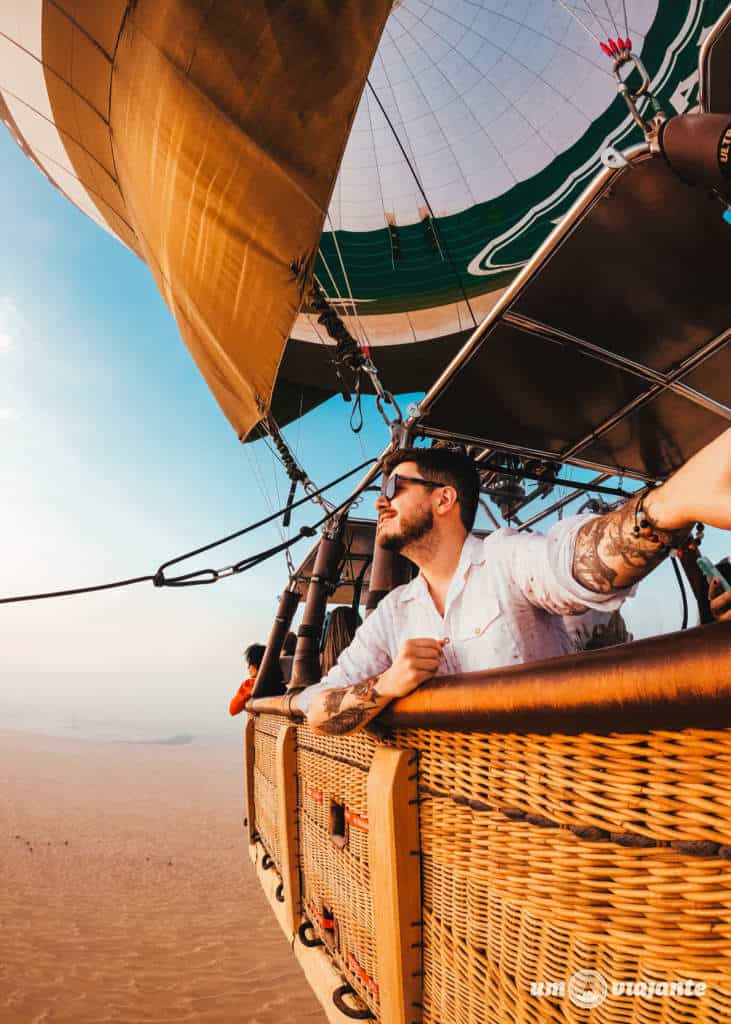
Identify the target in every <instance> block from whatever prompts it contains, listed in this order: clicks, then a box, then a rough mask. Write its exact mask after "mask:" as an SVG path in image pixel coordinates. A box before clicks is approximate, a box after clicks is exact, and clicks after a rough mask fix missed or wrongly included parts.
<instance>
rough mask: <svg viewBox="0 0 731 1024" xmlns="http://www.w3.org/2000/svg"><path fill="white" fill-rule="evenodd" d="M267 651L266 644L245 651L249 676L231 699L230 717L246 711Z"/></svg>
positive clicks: (250, 647)
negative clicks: (245, 708)
mask: <svg viewBox="0 0 731 1024" xmlns="http://www.w3.org/2000/svg"><path fill="white" fill-rule="evenodd" d="M265 650H266V648H265V647H264V644H249V646H248V647H247V648H246V650H245V651H244V660H245V661H246V672H247V676H246V679H244V681H243V683H242V684H241V686H240V687H239V688H238V690H237V691H236V693H235V694H234V695H233V697H232V698H231V703H230V704H229V706H228V713H229V714H230V715H240V714H241V712H242V711H243V710H244V707H245V705H246V702H247V700H248V699H249V697H250V696H251V692H252V690H253V689H254V683H255V682H256V673H257V672H258V671H259V666H260V665H261V663H262V661H263V660H264V651H265Z"/></svg>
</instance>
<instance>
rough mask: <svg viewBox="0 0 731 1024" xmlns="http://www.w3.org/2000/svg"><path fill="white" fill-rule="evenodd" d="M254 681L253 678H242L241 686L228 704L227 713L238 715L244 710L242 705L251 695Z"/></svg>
mask: <svg viewBox="0 0 731 1024" xmlns="http://www.w3.org/2000/svg"><path fill="white" fill-rule="evenodd" d="M254 682H255V680H254V679H244V681H243V683H242V684H241V686H240V687H239V688H238V690H237V691H236V693H235V694H234V695H233V697H232V698H231V703H230V704H229V706H228V713H229V714H230V715H240V714H241V712H242V711H243V710H244V705H245V704H246V702H247V700H248V699H249V697H250V696H251V691H252V690H253V689H254Z"/></svg>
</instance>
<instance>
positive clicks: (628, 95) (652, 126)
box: [609, 51, 665, 166]
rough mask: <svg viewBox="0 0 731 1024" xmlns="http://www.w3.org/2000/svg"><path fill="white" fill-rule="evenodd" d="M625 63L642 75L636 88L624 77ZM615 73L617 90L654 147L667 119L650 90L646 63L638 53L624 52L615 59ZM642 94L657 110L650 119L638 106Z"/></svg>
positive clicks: (633, 118)
mask: <svg viewBox="0 0 731 1024" xmlns="http://www.w3.org/2000/svg"><path fill="white" fill-rule="evenodd" d="M625 64H632V65H634V68H635V69H636V71H637V73H638V74H639V76H640V84H639V86H638V87H637V88H636V89H630V87H629V86H628V85H627V82H626V80H625V79H624V78H622V75H621V73H620V72H621V69H622V68H623V67H624V66H625ZM631 70H632V69H631V68H630V71H631ZM613 74H614V77H615V78H616V79H617V92H618V93H619V95H620V96H622V98H623V99H624V102H625V103H626V104H627V108H628V110H629V112H630V114H631V115H632V120H633V121H634V122H635V124H636V125H637V126H638V127H639V128H641V129H642V133H643V135H644V136H645V139H646V140H647V142H649V143H650V148H651V149H652V148H653V147H654V146H656V144H657V135H658V129H659V128H660V125H661V124H662V122H663V121H664V120H665V114H664V113H663V112H662V110H661V109H660V106H659V104H658V102H657V100H656V99H655V98H654V96H653V95H652V93H651V92H650V76H649V75H648V73H647V69H646V67H645V65H644V64H643V63H642V61H641V60H640V58H639V57H638V56H637V54H636V53H632V52H631V51H630V52H628V53H622V54H620V55H619V56H618V57H617V58H616V60H615V61H614V68H613ZM642 96H646V97H647V98H648V100H649V101H650V104H651V107H652V108H653V109H654V111H655V115H654V117H652V118H651V119H650V120H649V121H647V120H645V118H644V117H643V116H642V114H641V113H640V111H639V109H638V107H637V101H638V100H639V99H640V98H641V97H642ZM609 166H611V165H609Z"/></svg>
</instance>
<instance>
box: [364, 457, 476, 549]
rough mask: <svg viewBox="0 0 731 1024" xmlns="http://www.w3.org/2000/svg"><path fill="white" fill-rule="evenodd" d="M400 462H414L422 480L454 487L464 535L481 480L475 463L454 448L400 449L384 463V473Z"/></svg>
mask: <svg viewBox="0 0 731 1024" xmlns="http://www.w3.org/2000/svg"><path fill="white" fill-rule="evenodd" d="M402 462H415V463H416V465H417V466H418V469H419V473H420V475H421V476H423V477H424V479H425V480H434V481H437V480H440V481H442V483H445V484H449V485H450V486H452V487H454V489H455V491H456V492H457V501H458V502H459V515H460V518H461V520H462V525H463V526H464V528H465V530H466V531H467V533H469V532H470V530H471V529H472V527H473V526H474V525H475V516H476V515H477V502H478V500H479V498H480V476H479V474H478V472H477V466H475V463H474V461H473V460H472V459H471V458H470V457H469V455H465V453H464V452H459V451H455V450H454V449H453V448H400V449H399V450H398V451H396V452H392V453H391V455H389V456H388V457H387V459H386V461H385V463H384V473H385V475H386V476H390V475H391V473H393V471H394V470H395V469H396V467H397V466H399V465H400V464H401V463H402Z"/></svg>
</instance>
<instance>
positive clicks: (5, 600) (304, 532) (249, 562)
mask: <svg viewBox="0 0 731 1024" xmlns="http://www.w3.org/2000/svg"><path fill="white" fill-rule="evenodd" d="M377 461H378V460H377V459H366V460H365V461H364V462H362V463H361V464H360V465H358V466H355V467H354V468H353V469H350V470H348V472H347V473H343V474H341V475H340V476H339V477H336V478H335V479H334V480H331V481H330V482H329V483H327V484H325V485H324V486H323V487H320V488H319V489H318V490H317V491H316V492H314V494H307V495H305V496H304V497H303V498H300V499H298V500H297V501H293V502H290V503H288V504H287V505H285V506H284V508H280V509H278V510H277V511H276V512H273V513H272V514H271V515H269V516H266V517H265V518H264V519H260V520H259V521H258V522H256V523H251V524H250V525H249V526H245V527H244V528H243V529H241V530H236V532H235V533H229V534H227V536H225V537H221V538H220V539H219V540H215V541H212V542H211V543H210V544H204V545H203V546H202V547H199V548H196V549H195V550H193V551H188V552H186V553H185V554H183V555H177V556H176V557H175V558H171V559H169V560H168V561H167V562H163V564H162V565H161V566H160V567H159V569H158V570H157V572H155V573H154V574H152V575H149V576H135V577H133V578H132V579H126V580H115V581H114V582H112V583H98V584H96V585H95V586H91V587H75V588H73V589H69V590H54V591H50V592H48V593H44V594H23V595H20V596H16V597H0V604H17V603H19V602H21V601H41V600H45V599H47V598H51V597H71V596H74V595H76V594H90V593H93V592H95V591H98V590H113V589H115V588H118V587H129V586H132V585H133V584H135V583H153V584H154V585H155V586H156V587H185V586H198V585H201V584H206V583H216V582H218V580H219V579H223V578H225V577H226V576H234V575H237V574H238V573H241V572H245V571H246V570H248V569H253V568H254V567H255V566H257V565H259V564H260V563H261V562H264V561H266V560H267V559H269V558H271V557H273V556H274V555H277V554H279V553H280V552H282V551H286V550H288V549H289V548H290V547H292V546H293V545H294V544H297V543H298V542H299V541H300V540H302V538H303V537H313V536H314V535H315V533H316V531H317V529H318V527H320V526H322V524H323V523H325V522H326V521H327V520H328V519H330V518H332V516H335V515H337V514H338V513H339V512H341V511H342V510H343V509H345V508H347V507H348V505H350V504H352V503H353V501H354V500H355V499H356V498H357V497H358V496H359V494H360V490H362V488H360V490H358V492H357V493H356V494H355V495H349V496H348V497H347V498H346V499H345V501H342V502H341V503H340V504H339V505H337V506H334V507H331V508H330V509H328V510H327V511H326V512H325V514H324V515H323V516H322V518H320V519H319V520H318V521H317V522H316V523H314V524H313V525H312V526H301V527H300V529H299V531H298V533H297V535H296V536H294V537H291V538H289V539H288V540H285V541H283V542H282V543H281V544H277V545H275V546H274V547H272V548H267V549H266V550H265V551H260V552H259V553H258V554H256V555H249V556H248V558H245V559H243V560H242V561H240V562H237V563H235V564H234V565H229V566H226V567H225V568H223V569H197V570H194V571H193V572H189V573H184V574H183V575H181V576H174V577H169V578H166V577H165V575H164V571H165V569H167V568H169V567H170V566H171V565H176V564H177V563H178V562H183V561H185V560H186V559H188V558H193V557H194V556H195V555H200V554H202V553H203V552H205V551H210V550H211V549H212V548H216V547H220V545H222V544H226V543H228V542H229V541H231V540H236V539H237V538H238V537H243V536H244V534H246V533H251V532H252V530H257V529H258V528H259V527H260V526H266V525H267V524H268V523H271V522H272V521H273V520H274V519H277V518H279V517H280V516H283V515H285V514H286V513H287V512H288V511H291V510H292V509H295V508H299V507H300V505H304V504H305V502H308V501H311V500H312V498H313V497H316V496H317V495H320V494H322V493H323V492H324V491H328V490H330V488H331V487H335V486H337V484H340V483H342V482H343V480H347V479H348V477H351V476H353V475H354V474H355V473H357V472H359V470H361V469H365V467H366V466H370V465H372V464H373V463H374V462H377ZM364 486H365V485H364ZM196 577H204V578H198V579H197V578H196Z"/></svg>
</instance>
